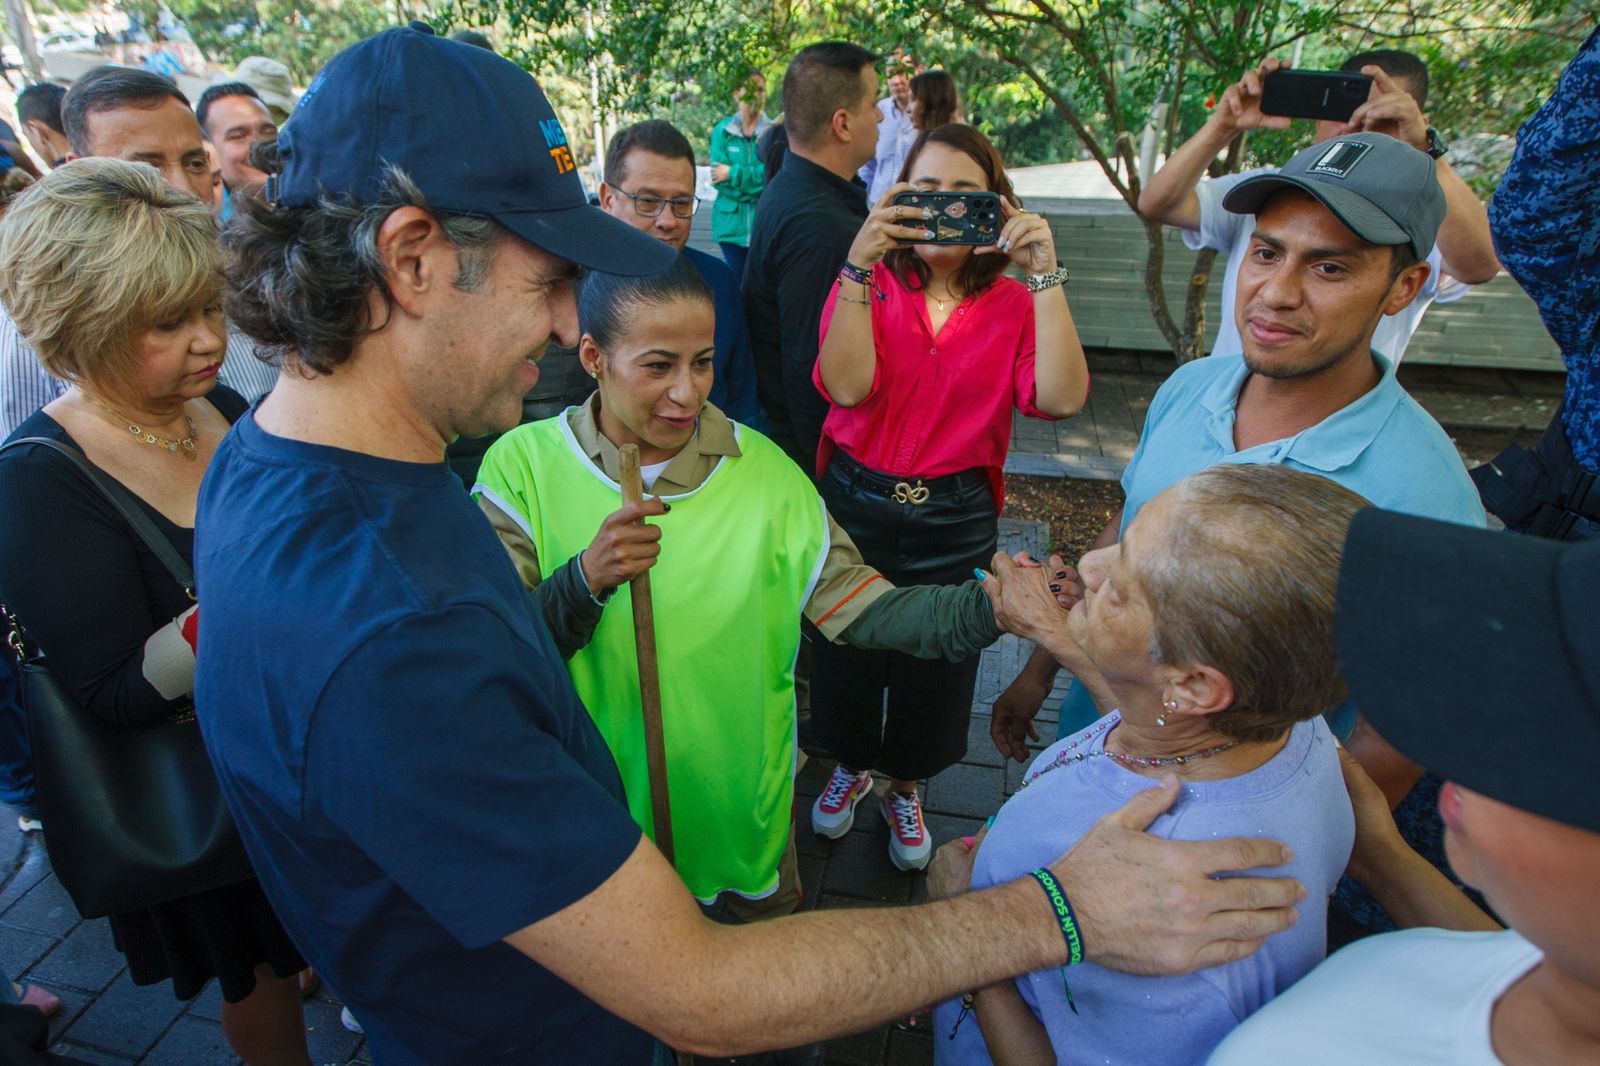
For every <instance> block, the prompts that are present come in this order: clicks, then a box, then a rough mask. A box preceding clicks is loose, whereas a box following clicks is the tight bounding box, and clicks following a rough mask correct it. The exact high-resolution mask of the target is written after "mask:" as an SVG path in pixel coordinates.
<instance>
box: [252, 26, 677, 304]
mask: <svg viewBox="0 0 1600 1066" xmlns="http://www.w3.org/2000/svg"><path fill="white" fill-rule="evenodd" d="M469 147H472V148H474V149H481V151H472V152H469V151H468V150H467V149H468V148H469ZM278 151H279V156H280V158H281V159H282V164H283V169H282V172H281V173H280V174H278V175H276V180H275V181H274V182H273V187H272V188H271V189H270V190H269V194H268V195H269V198H270V199H272V200H273V201H274V202H276V203H281V204H287V205H289V206H291V207H309V206H312V205H314V204H316V203H317V201H318V200H319V199H320V198H321V197H324V196H333V197H338V196H349V197H350V198H351V199H353V200H355V201H356V202H357V203H360V202H370V201H372V200H374V199H376V198H377V196H378V194H379V190H380V189H381V188H382V186H383V181H384V171H385V170H386V168H387V166H388V165H393V166H395V167H398V168H399V169H401V170H403V171H404V172H405V173H406V174H407V175H408V176H409V177H410V178H411V180H412V181H413V182H414V183H415V184H416V186H417V188H418V189H420V190H421V191H422V194H423V196H425V197H426V198H427V201H428V206H429V207H431V208H435V209H437V210H439V211H446V212H451V213H454V214H462V215H475V216H479V217H487V218H492V219H494V220H495V221H496V222H498V223H500V224H501V225H502V226H504V227H505V228H506V229H508V230H510V231H511V232H512V233H514V234H516V235H517V236H518V237H521V238H522V239H523V240H525V241H527V242H528V243H529V244H532V245H533V246H535V247H537V248H541V249H543V250H544V251H546V252H549V253H550V254H552V255H556V256H560V257H561V258H562V259H567V260H571V261H572V262H574V263H577V264H579V265H581V266H585V267H590V268H593V269H595V270H601V271H604V272H606V273H608V274H629V275H640V274H657V273H660V272H661V271H663V270H666V269H667V268H668V267H670V266H671V265H672V264H673V261H674V260H675V259H676V258H677V254H678V253H677V250H676V249H674V248H672V247H671V246H670V245H668V244H666V243H665V242H663V241H658V240H656V239H655V238H654V237H651V236H649V235H648V234H646V233H644V232H642V231H640V230H636V229H634V228H633V227H632V226H629V225H628V224H627V223H625V222H620V221H618V220H617V219H614V218H612V217H611V216H610V215H607V214H606V213H605V212H604V211H601V210H600V209H599V208H597V207H593V206H591V205H590V204H589V201H588V198H587V197H586V196H585V195H584V191H583V183H582V182H581V181H580V180H579V179H578V170H577V162H576V160H575V159H574V158H573V155H572V150H571V148H570V147H569V146H568V144H567V134H566V131H565V130H563V129H562V128H561V122H560V120H559V119H557V118H556V114H555V111H554V110H553V109H552V108H551V107H550V102H549V101H548V100H546V99H545V95H544V92H543V91H542V90H541V89H540V88H539V84H538V83H537V82H536V81H534V80H533V77H532V76H531V75H529V74H528V72H527V71H525V70H523V69H522V68H521V67H519V66H517V65H516V64H515V63H512V62H511V61H510V60H508V59H503V58H501V57H500V56H497V55H495V54H494V53H493V52H487V51H484V50H483V49H482V48H474V47H472V46H471V45H467V44H462V43H461V42H459V41H451V40H446V39H445V38H443V37H438V36H436V35H435V34H434V32H433V28H432V27H431V26H429V25H428V24H427V23H425V22H413V23H411V24H410V25H409V26H404V27H397V28H395V29H390V30H384V31H383V32H382V33H378V34H375V35H373V36H371V37H368V38H367V39H366V40H364V41H359V42H357V43H356V44H353V45H351V46H350V47H348V48H346V49H345V50H344V51H342V52H340V53H339V54H338V55H336V56H334V57H333V58H332V59H331V60H329V61H328V64H327V66H325V67H323V68H322V70H321V71H320V72H318V74H317V76H316V77H315V78H313V79H312V81H311V84H310V85H309V86H307V87H306V91H305V93H304V95H302V96H301V97H300V103H299V104H298V105H297V106H296V108H295V110H294V113H293V114H292V115H291V116H290V118H289V121H288V122H287V123H285V124H284V127H283V130H282V131H281V132H280V133H279V134H278Z"/></svg>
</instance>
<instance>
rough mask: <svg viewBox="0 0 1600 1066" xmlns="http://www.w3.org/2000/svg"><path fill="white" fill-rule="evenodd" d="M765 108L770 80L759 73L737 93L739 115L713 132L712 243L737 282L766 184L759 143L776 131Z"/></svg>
mask: <svg viewBox="0 0 1600 1066" xmlns="http://www.w3.org/2000/svg"><path fill="white" fill-rule="evenodd" d="M766 102H767V79H766V77H765V76H764V75H762V73H761V72H760V71H759V70H755V71H751V72H750V77H749V78H748V79H746V81H745V83H744V88H743V89H741V90H739V110H737V111H735V112H734V113H733V114H731V115H729V116H728V117H727V118H725V119H723V120H722V121H721V122H718V123H717V124H716V125H715V126H713V127H712V129H711V182H712V184H714V185H715V186H716V187H717V199H716V202H715V203H713V204H712V205H711V238H712V240H714V241H716V242H717V243H718V244H719V245H721V246H722V258H723V259H725V260H727V263H728V266H730V267H732V268H733V273H734V276H735V277H739V278H743V277H744V257H745V253H746V252H747V251H748V250H749V248H750V220H751V219H752V218H754V217H755V213H756V200H757V199H758V198H759V197H760V196H761V188H762V186H764V185H765V184H766V183H767V179H766V170H765V168H764V167H763V166H762V163H761V159H760V157H759V156H758V155H757V154H756V141H757V140H758V139H760V137H761V135H762V134H763V133H765V132H766V130H767V127H768V126H770V125H772V121H771V120H770V119H768V118H767V116H766V114H765V113H764V112H763V111H762V110H761V105H763V104H765V103H766Z"/></svg>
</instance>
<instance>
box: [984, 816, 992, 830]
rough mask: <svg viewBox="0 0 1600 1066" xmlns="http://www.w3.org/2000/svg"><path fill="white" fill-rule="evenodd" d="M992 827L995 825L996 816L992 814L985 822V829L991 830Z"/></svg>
mask: <svg viewBox="0 0 1600 1066" xmlns="http://www.w3.org/2000/svg"><path fill="white" fill-rule="evenodd" d="M991 825H994V815H992V814H991V815H989V817H987V818H985V819H984V820H983V827H984V828H985V829H987V828H989V827H990V826H991Z"/></svg>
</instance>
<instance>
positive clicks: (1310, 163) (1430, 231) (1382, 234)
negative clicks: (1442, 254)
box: [1222, 133, 1445, 259]
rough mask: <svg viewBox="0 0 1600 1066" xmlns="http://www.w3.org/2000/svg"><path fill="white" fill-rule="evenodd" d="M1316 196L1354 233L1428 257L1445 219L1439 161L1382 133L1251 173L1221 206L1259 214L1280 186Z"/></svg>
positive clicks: (1326, 144) (1342, 140) (1355, 136)
mask: <svg viewBox="0 0 1600 1066" xmlns="http://www.w3.org/2000/svg"><path fill="white" fill-rule="evenodd" d="M1286 188H1288V189H1300V190H1302V191H1304V192H1307V193H1309V194H1310V195H1312V196H1314V197H1316V198H1317V199H1318V200H1319V201H1320V202H1321V203H1322V204H1323V206H1324V207H1326V208H1327V209H1328V210H1329V211H1332V212H1333V214H1334V216H1335V217H1336V218H1338V220H1339V221H1340V222H1343V223H1344V224H1345V225H1346V226H1347V227H1349V229H1350V231H1351V232H1352V233H1354V234H1355V235H1356V236H1357V237H1360V238H1361V239H1362V240H1364V241H1367V242H1368V243H1370V244H1409V245H1411V250H1412V252H1413V253H1415V255H1416V257H1417V258H1418V259H1426V258H1427V257H1428V253H1430V252H1432V251H1433V245H1434V242H1435V241H1436V240H1437V239H1438V236H1439V224H1440V223H1441V222H1443V221H1444V210H1445V204H1444V190H1443V189H1442V188H1440V187H1439V178H1438V176H1437V175H1436V174H1435V173H1434V166H1433V159H1432V158H1431V157H1429V155H1428V154H1427V153H1426V152H1419V151H1417V150H1416V149H1415V148H1413V147H1411V146H1410V145H1409V144H1406V143H1405V142H1404V141H1401V140H1397V139H1395V138H1393V137H1389V136H1386V135H1384V134H1382V133H1352V134H1348V135H1346V136H1343V137H1334V138H1333V139H1331V140H1327V141H1323V142H1322V143H1321V144H1314V145H1312V146H1311V147H1310V148H1307V149H1305V150H1303V151H1301V152H1298V153H1296V155H1295V157H1294V158H1293V159H1291V160H1289V162H1287V163H1285V164H1284V166H1283V169H1282V170H1279V171H1278V172H1277V173H1274V174H1257V175H1255V176H1254V177H1251V178H1246V179H1245V180H1244V181H1241V182H1240V183H1239V184H1237V185H1235V186H1234V187H1233V188H1232V189H1229V190H1228V193H1227V195H1226V196H1224V197H1223V198H1222V206H1223V207H1225V208H1227V209H1228V210H1229V211H1232V212H1234V213H1235V214H1240V215H1253V214H1255V213H1257V212H1258V211H1259V210H1260V209H1261V205H1262V204H1263V203H1265V202H1266V201H1267V198H1268V197H1269V196H1271V195H1272V194H1273V193H1275V192H1278V191H1279V190H1280V189H1286Z"/></svg>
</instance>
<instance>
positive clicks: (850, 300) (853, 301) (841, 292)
mask: <svg viewBox="0 0 1600 1066" xmlns="http://www.w3.org/2000/svg"><path fill="white" fill-rule="evenodd" d="M839 299H840V300H843V301H844V302H845V303H847V304H860V305H861V306H862V307H871V306H872V301H871V300H858V299H856V298H855V297H854V296H846V295H845V294H844V290H843V289H840V290H839Z"/></svg>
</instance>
